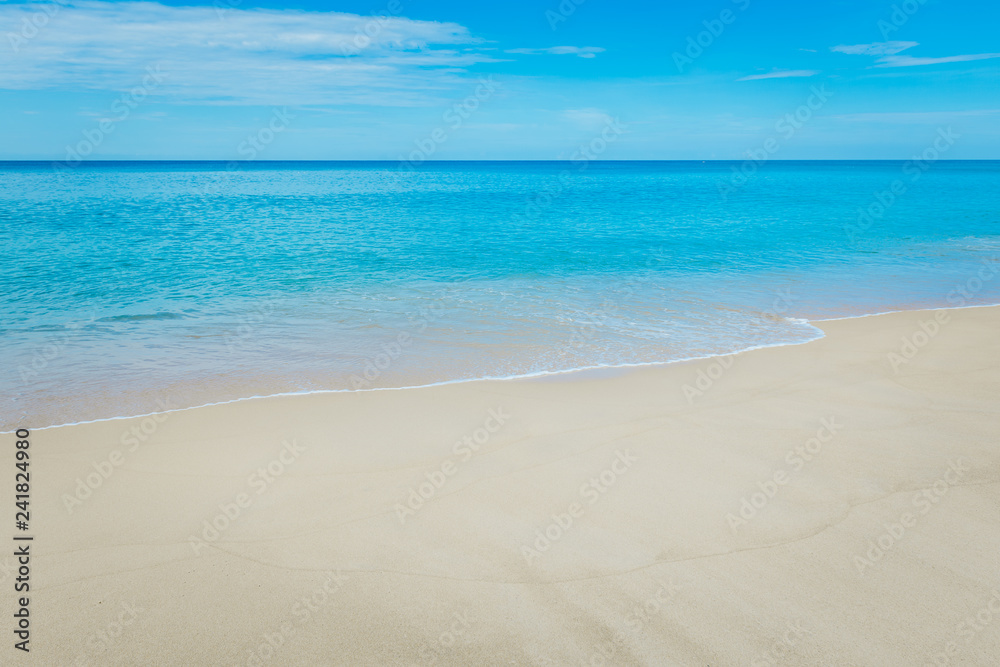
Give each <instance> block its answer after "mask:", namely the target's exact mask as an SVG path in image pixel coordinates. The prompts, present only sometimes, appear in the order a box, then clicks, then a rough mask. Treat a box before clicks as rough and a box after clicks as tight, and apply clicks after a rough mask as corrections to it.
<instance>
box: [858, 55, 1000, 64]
mask: <svg viewBox="0 0 1000 667" xmlns="http://www.w3.org/2000/svg"><path fill="white" fill-rule="evenodd" d="M991 58H1000V53H973V54H968V55H962V56H945V57H944V58H915V57H913V56H888V57H886V58H879V59H878V63H877V64H876V65H875V67H915V66H916V65H940V64H942V63H965V62H969V61H972V60H989V59H991Z"/></svg>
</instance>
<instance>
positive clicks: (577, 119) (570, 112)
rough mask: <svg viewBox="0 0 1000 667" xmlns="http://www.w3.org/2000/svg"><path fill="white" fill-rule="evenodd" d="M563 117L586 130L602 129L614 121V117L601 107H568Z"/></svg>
mask: <svg viewBox="0 0 1000 667" xmlns="http://www.w3.org/2000/svg"><path fill="white" fill-rule="evenodd" d="M562 117H563V118H564V119H566V120H568V121H569V122H571V123H573V124H574V125H576V126H578V127H580V128H582V129H584V130H600V129H601V128H604V127H607V126H608V125H610V124H612V123H614V120H615V119H614V118H613V117H612V116H611V115H610V114H609V113H607V112H606V111H603V110H601V109H594V108H587V109H567V110H565V111H563V112H562Z"/></svg>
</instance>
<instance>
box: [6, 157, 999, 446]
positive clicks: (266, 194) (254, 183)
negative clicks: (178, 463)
mask: <svg viewBox="0 0 1000 667" xmlns="http://www.w3.org/2000/svg"><path fill="white" fill-rule="evenodd" d="M0 223H2V224H0V236H2V239H3V247H4V255H5V256H4V261H3V262H2V263H0V287H2V289H0V293H2V300H0V315H2V319H0V350H2V353H0V358H2V361H3V363H2V369H0V430H3V431H9V430H12V429H15V428H22V427H23V428H40V427H43V426H50V425H56V424H65V423H74V422H79V421H87V420H93V419H102V418H109V417H116V416H130V415H138V414H147V413H151V412H157V411H160V410H163V409H170V408H180V407H190V406H195V405H203V404H207V403H214V402H221V401H228V400H235V399H239V398H246V397H250V396H261V395H272V394H280V393H290V392H310V391H321V390H348V391H351V390H371V389H386V388H394V387H407V386H420V385H427V384H433V383H438V382H448V381H457V380H467V379H473V378H487V377H490V378H506V377H517V376H524V375H537V374H546V373H553V372H558V371H565V370H570V369H578V368H593V367H614V366H624V365H638V364H651V363H663V362H669V361H676V360H682V359H689V358H694V357H703V356H707V355H718V354H727V353H730V352H734V351H738V350H743V349H748V348H753V347H760V346H767V345H781V344H790V343H800V342H804V341H808V340H812V339H814V338H816V337H817V336H819V335H821V333H820V332H819V330H818V329H816V328H815V327H813V326H811V325H810V324H809V323H808V322H807V320H814V319H827V318H838V317H848V316H857V315H865V314H873V313H879V312H886V311H892V310H903V309H914V308H938V307H956V306H966V305H987V304H996V303H1000V273H998V272H1000V162H998V161H968V162H963V161H937V162H925V161H922V160H919V159H915V160H912V161H898V162H896V161H884V162H882V161H877V162H871V161H866V162H846V161H845V162H777V161H774V162H768V163H766V164H763V165H753V164H751V163H739V162H589V163H587V162H430V163H425V164H424V165H422V166H421V167H419V168H417V169H401V168H400V166H399V165H398V164H397V163H390V162H249V163H248V162H240V163H226V162H83V163H81V164H80V165H78V166H75V167H69V168H67V167H65V166H64V165H63V166H61V167H60V168H54V166H53V164H52V163H25V162H21V163H17V162H5V163H0Z"/></svg>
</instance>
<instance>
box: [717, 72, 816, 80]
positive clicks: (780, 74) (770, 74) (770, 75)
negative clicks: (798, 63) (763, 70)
mask: <svg viewBox="0 0 1000 667" xmlns="http://www.w3.org/2000/svg"><path fill="white" fill-rule="evenodd" d="M817 74H819V70H815V69H788V70H775V71H774V72H768V73H767V74H751V75H750V76H744V77H741V78H739V79H736V80H737V81H758V80H760V79H788V78H791V77H802V76H816V75H817Z"/></svg>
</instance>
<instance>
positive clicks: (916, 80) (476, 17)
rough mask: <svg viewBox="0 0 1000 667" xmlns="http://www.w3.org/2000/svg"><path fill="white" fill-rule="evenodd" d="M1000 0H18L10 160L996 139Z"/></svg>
mask: <svg viewBox="0 0 1000 667" xmlns="http://www.w3.org/2000/svg"><path fill="white" fill-rule="evenodd" d="M998 25H1000V3H997V2H996V1H995V0H889V1H885V2H882V1H880V0H826V1H823V0H821V1H819V2H803V1H802V0H689V1H688V2H683V3H682V2H663V1H657V2H653V1H646V2H636V1H627V0H626V1H623V0H616V1H615V2H611V1H610V0H504V1H503V2H484V1H478V2H472V1H469V0H465V1H462V2H459V1H457V0H349V1H345V0H326V1H321V0H292V1H291V2H280V3H279V2H271V1H259V0H213V2H200V3H199V2H167V3H160V2H105V1H100V0H83V1H75V0H59V1H58V2H18V1H15V2H11V1H9V0H7V1H5V0H0V118H2V119H3V123H2V125H0V159H6V160H21V159H24V160H33V159H38V160H60V161H66V162H68V163H75V162H77V161H81V160H99V159H195V160H205V159H212V160H230V161H249V160H288V159H304V160H351V159H358V160H399V161H403V162H406V163H408V164H412V165H418V164H422V163H423V162H424V161H425V160H439V159H454V160H469V159H473V160H475V159H498V160H506V159H530V160H558V159H570V158H572V157H573V156H575V155H579V154H580V153H581V151H583V152H584V153H586V152H587V151H589V153H586V154H587V156H588V157H590V158H596V159H613V160H631V159H645V160H710V159H718V160H744V159H752V158H753V156H758V157H761V156H763V155H767V157H768V158H769V159H789V160H793V159H910V158H912V157H914V156H918V155H920V154H922V153H923V151H925V150H927V149H928V148H929V147H930V146H933V145H934V142H935V139H936V138H937V137H938V136H941V135H940V134H939V133H940V132H946V133H950V134H949V136H953V137H957V138H956V139H955V141H953V142H951V144H950V145H949V147H948V149H947V153H946V154H944V155H942V156H941V157H944V158H947V159H1000V34H998V32H997V26H998Z"/></svg>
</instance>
